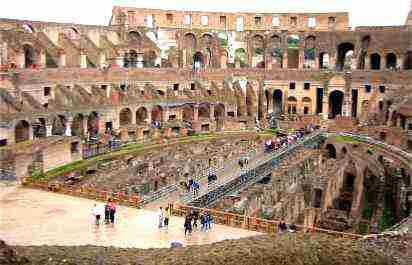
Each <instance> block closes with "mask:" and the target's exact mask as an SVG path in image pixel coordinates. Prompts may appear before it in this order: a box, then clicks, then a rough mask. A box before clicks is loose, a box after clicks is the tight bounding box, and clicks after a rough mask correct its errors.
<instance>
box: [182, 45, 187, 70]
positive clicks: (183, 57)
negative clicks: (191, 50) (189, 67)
mask: <svg viewBox="0 0 412 265" xmlns="http://www.w3.org/2000/svg"><path fill="white" fill-rule="evenodd" d="M186 53H187V51H186V49H183V52H182V59H183V60H182V62H183V68H185V67H186V64H187V62H186Z"/></svg>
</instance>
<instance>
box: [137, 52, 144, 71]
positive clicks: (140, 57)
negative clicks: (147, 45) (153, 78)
mask: <svg viewBox="0 0 412 265" xmlns="http://www.w3.org/2000/svg"><path fill="white" fill-rule="evenodd" d="M136 67H137V68H143V54H139V55H138V56H137V64H136Z"/></svg>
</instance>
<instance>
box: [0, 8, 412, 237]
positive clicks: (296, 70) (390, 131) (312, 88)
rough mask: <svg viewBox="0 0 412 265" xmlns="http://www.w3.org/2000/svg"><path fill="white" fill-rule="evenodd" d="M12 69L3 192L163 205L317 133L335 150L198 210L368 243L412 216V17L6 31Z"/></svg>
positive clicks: (11, 26)
mask: <svg viewBox="0 0 412 265" xmlns="http://www.w3.org/2000/svg"><path fill="white" fill-rule="evenodd" d="M0 67H1V69H0V146H1V147H0V179H1V180H17V181H18V182H21V183H26V184H27V183H29V184H27V185H32V186H33V187H34V186H35V183H36V182H37V181H40V180H41V181H46V182H47V183H48V187H49V189H50V187H55V186H58V185H61V186H62V187H70V189H72V190H76V189H84V188H90V187H93V188H95V189H100V190H106V191H108V192H112V193H121V194H123V195H136V196H139V197H140V198H143V197H144V198H149V197H150V194H152V193H155V192H157V191H159V190H167V188H168V187H174V186H173V185H180V184H181V182H182V181H183V182H184V181H185V179H186V178H187V177H188V176H200V175H202V174H204V171H205V170H206V171H207V170H208V168H210V166H211V164H214V165H218V166H222V167H224V166H225V165H229V164H230V163H232V162H233V161H235V162H236V161H237V160H239V159H240V158H241V157H242V156H244V154H245V153H250V151H251V150H252V151H253V150H255V152H260V150H261V149H263V146H264V144H265V142H266V141H268V140H270V139H274V138H276V137H282V135H287V134H293V133H294V132H296V131H297V130H300V129H302V128H303V129H305V130H308V128H309V129H312V130H315V132H320V134H321V135H322V137H321V138H322V139H319V140H316V141H314V140H313V141H314V142H311V143H310V144H304V145H300V146H297V147H296V149H293V151H292V150H291V151H290V152H289V153H286V154H285V155H284V156H283V157H282V159H279V161H276V163H274V164H273V165H272V166H273V168H269V169H268V168H265V170H263V169H262V171H259V170H256V171H254V172H255V175H256V174H257V175H259V174H263V173H260V172H265V173H264V175H262V176H260V178H259V179H258V180H257V181H256V182H253V183H252V182H251V183H246V184H245V183H243V184H242V183H241V184H239V185H237V186H233V187H234V188H230V190H229V188H228V190H225V192H224V194H219V196H217V195H216V197H213V198H212V199H213V200H212V199H211V197H210V196H209V197H208V198H207V200H206V201H205V200H196V198H195V199H193V201H191V203H192V204H189V205H192V206H199V207H209V208H210V209H215V210H219V211H224V212H228V213H233V214H239V215H247V216H250V217H256V218H262V219H268V220H281V219H283V220H285V221H286V222H287V223H295V224H300V225H304V224H308V223H311V224H312V225H315V226H316V227H320V228H324V229H329V230H334V231H342V232H348V233H356V234H366V233H378V232H382V231H383V230H384V229H386V228H389V227H391V226H392V225H394V224H395V223H397V222H399V221H401V220H403V219H404V218H406V217H408V216H410V215H411V213H412V211H411V208H412V181H411V175H412V11H411V12H410V13H409V15H408V17H407V19H406V22H405V24H404V25H399V26H379V27H378V26H376V27H372V26H358V27H356V28H351V27H350V26H349V14H348V13H345V12H340V13H279V14H276V13H218V12H197V11H196V12H189V11H174V10H157V9H143V8H131V7H130V8H128V7H119V6H115V7H113V10H112V16H111V20H110V23H109V25H107V26H93V25H79V24H74V23H54V22H45V21H30V20H16V19H0ZM156 145H158V146H160V147H159V148H157V147H156ZM148 146H149V147H148ZM146 147H147V148H149V149H147V150H146V149H145V148H146ZM256 150H257V151H256ZM234 167H235V166H234ZM267 170H269V173H268V171H267ZM202 172H203V173H202ZM218 177H220V176H218ZM225 185H226V184H225Z"/></svg>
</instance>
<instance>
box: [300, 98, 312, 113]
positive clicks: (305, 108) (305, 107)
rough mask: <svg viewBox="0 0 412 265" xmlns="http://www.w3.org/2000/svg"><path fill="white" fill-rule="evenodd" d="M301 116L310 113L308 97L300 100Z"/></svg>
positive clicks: (310, 103)
mask: <svg viewBox="0 0 412 265" xmlns="http://www.w3.org/2000/svg"><path fill="white" fill-rule="evenodd" d="M302 106H303V114H304V115H309V114H311V113H312V99H311V98H310V97H304V98H302Z"/></svg>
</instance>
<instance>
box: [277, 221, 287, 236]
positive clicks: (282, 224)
mask: <svg viewBox="0 0 412 265" xmlns="http://www.w3.org/2000/svg"><path fill="white" fill-rule="evenodd" d="M286 229H287V226H286V223H285V222H283V220H281V221H280V222H279V225H278V231H279V233H283V232H284V231H286Z"/></svg>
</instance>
